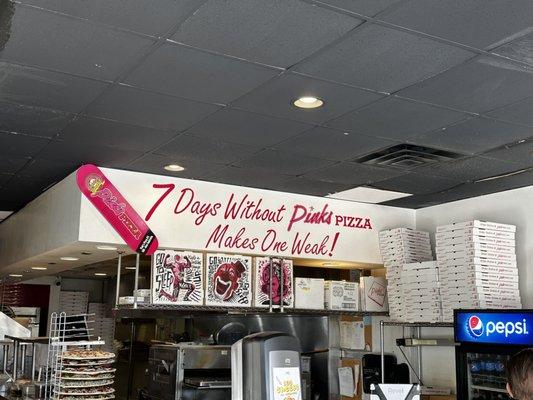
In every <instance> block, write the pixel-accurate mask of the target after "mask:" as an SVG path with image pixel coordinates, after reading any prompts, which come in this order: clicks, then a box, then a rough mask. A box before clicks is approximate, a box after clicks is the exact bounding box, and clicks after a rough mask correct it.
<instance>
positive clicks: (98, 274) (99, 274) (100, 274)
mask: <svg viewBox="0 0 533 400" xmlns="http://www.w3.org/2000/svg"><path fill="white" fill-rule="evenodd" d="M94 275H95V276H107V274H106V273H104V272H95V273H94Z"/></svg>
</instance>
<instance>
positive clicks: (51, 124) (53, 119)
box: [0, 101, 74, 138]
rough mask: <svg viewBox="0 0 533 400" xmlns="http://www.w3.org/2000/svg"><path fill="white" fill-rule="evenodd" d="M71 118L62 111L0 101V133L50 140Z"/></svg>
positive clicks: (72, 116) (70, 115)
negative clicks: (20, 134) (19, 134)
mask: <svg viewBox="0 0 533 400" xmlns="http://www.w3.org/2000/svg"><path fill="white" fill-rule="evenodd" d="M73 118H74V115H72V114H67V113H64V112H62V111H57V110H51V109H48V108H42V107H31V106H25V105H21V104H15V103H6V102H2V101H0V131H6V132H12V133H22V134H26V135H33V136H41V137H49V138H50V137H54V136H56V135H57V134H59V132H61V130H62V129H63V128H64V127H65V126H67V124H68V123H69V122H70V121H71V120H72V119H73Z"/></svg>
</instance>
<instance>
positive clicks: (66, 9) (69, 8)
mask: <svg viewBox="0 0 533 400" xmlns="http://www.w3.org/2000/svg"><path fill="white" fill-rule="evenodd" d="M21 2H22V3H23V4H32V5H35V6H38V7H42V8H45V9H48V10H53V11H58V12H60V13H64V14H68V15H73V16H75V17H78V18H82V19H88V20H91V21H96V22H101V23H104V24H107V25H113V26H116V27H120V28H123V29H127V30H132V31H136V32H141V33H146V34H149V35H160V34H163V33H165V32H166V31H167V30H168V29H169V28H170V27H171V26H173V25H176V24H177V23H178V22H181V21H183V20H184V19H185V18H186V17H188V16H189V14H190V13H192V12H193V11H194V10H196V9H197V8H198V7H199V6H200V5H201V4H202V3H203V2H204V0H185V1H184V0H180V1H179V2H178V1H175V0H157V1H153V0H152V1H146V0H128V1H109V0H91V1H85V0H21Z"/></svg>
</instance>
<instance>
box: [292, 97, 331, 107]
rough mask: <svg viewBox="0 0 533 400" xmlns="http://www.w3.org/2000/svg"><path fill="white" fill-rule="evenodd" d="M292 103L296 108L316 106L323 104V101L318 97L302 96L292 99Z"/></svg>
mask: <svg viewBox="0 0 533 400" xmlns="http://www.w3.org/2000/svg"><path fill="white" fill-rule="evenodd" d="M293 104H294V105H295V106H296V107H298V108H318V107H321V106H322V105H323V104H324V101H322V100H320V99H319V98H318V97H313V96H303V97H300V98H299V99H296V100H294V102H293Z"/></svg>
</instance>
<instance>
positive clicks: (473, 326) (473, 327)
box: [468, 315, 485, 338]
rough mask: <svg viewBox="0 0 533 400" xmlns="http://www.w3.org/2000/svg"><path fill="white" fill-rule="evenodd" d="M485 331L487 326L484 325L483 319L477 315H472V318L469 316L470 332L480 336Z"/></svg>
mask: <svg viewBox="0 0 533 400" xmlns="http://www.w3.org/2000/svg"><path fill="white" fill-rule="evenodd" d="M484 331H485V328H484V326H483V321H481V319H480V318H479V317H478V316H477V315H472V316H471V317H470V318H468V333H470V334H471V335H472V336H474V337H476V338H478V337H481V335H483V332H484Z"/></svg>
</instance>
